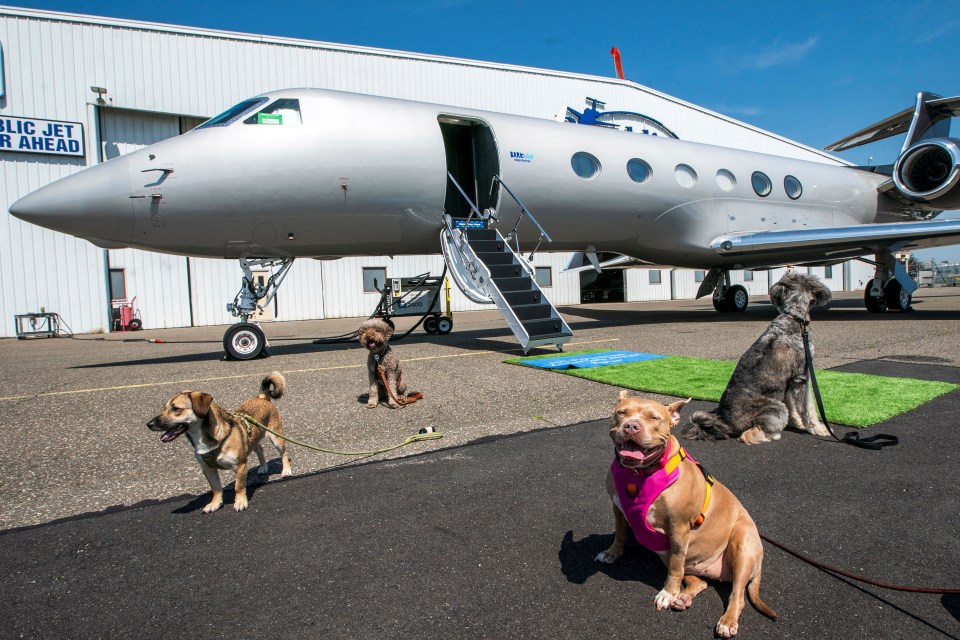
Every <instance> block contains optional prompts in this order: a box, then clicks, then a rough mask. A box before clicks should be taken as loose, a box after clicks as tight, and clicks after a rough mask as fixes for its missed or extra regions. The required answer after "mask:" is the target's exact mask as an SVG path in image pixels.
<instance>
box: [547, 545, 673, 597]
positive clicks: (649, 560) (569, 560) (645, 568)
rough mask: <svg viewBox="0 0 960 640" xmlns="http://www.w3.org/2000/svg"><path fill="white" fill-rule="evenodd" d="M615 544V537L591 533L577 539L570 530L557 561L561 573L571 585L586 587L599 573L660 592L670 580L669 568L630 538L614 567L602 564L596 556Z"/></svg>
mask: <svg viewBox="0 0 960 640" xmlns="http://www.w3.org/2000/svg"><path fill="white" fill-rule="evenodd" d="M611 544H613V534H605V535H598V534H591V535H589V536H587V537H586V538H582V539H581V540H574V539H573V531H567V532H566V533H565V534H564V535H563V540H561V541H560V550H559V551H558V552H557V558H558V559H559V560H560V571H562V572H563V575H564V576H565V577H566V579H567V581H568V582H572V583H574V584H584V583H585V582H586V581H587V580H588V579H590V577H591V576H593V575H594V574H597V573H602V574H604V575H607V576H609V577H611V578H613V579H614V580H620V581H623V582H642V583H644V584H646V585H648V586H650V587H653V588H654V589H660V587H662V586H663V583H664V582H665V581H666V579H667V569H666V567H664V566H663V563H662V562H661V561H660V558H659V557H658V556H657V554H655V553H654V552H652V551H650V550H649V549H646V548H645V547H642V546H640V544H639V543H637V542H636V540H634V539H632V538H631V539H628V540H627V545H626V547H625V548H624V551H623V555H622V556H620V558H619V559H618V560H617V561H616V562H614V563H613V564H606V563H604V562H598V561H597V560H596V556H597V554H598V553H600V552H601V551H604V550H606V549H607V548H609V547H610V545H611Z"/></svg>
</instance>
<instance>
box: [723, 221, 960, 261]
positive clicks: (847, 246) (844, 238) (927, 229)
mask: <svg viewBox="0 0 960 640" xmlns="http://www.w3.org/2000/svg"><path fill="white" fill-rule="evenodd" d="M958 243H960V219H956V220H933V221H928V222H890V223H881V224H861V225H853V226H849V227H826V228H820V229H785V230H783V231H754V232H749V231H748V232H738V233H727V234H724V235H721V236H717V237H716V238H715V239H714V240H713V241H712V242H711V243H710V248H712V249H714V250H715V251H716V252H717V253H718V254H720V255H721V256H725V257H735V256H744V257H747V256H759V255H761V254H766V255H769V256H776V255H778V254H780V255H782V256H783V257H782V260H781V261H780V262H781V263H790V262H793V263H794V264H798V263H800V262H802V261H806V258H804V256H805V255H810V256H814V255H820V256H826V257H838V258H839V257H843V256H856V255H863V254H867V253H880V252H881V251H903V250H911V251H912V250H915V249H925V248H929V247H941V246H946V245H951V244H958ZM797 258H799V259H797ZM822 259H823V258H822V257H821V260H822Z"/></svg>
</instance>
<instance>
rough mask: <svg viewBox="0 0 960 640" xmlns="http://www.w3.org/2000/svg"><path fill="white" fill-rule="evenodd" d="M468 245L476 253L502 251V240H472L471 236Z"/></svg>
mask: <svg viewBox="0 0 960 640" xmlns="http://www.w3.org/2000/svg"><path fill="white" fill-rule="evenodd" d="M470 246H471V247H472V248H473V250H474V252H476V253H494V252H500V251H503V241H502V240H474V239H473V238H471V239H470Z"/></svg>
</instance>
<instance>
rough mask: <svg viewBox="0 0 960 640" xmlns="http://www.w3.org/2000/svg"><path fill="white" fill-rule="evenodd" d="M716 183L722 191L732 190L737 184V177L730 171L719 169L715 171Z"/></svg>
mask: <svg viewBox="0 0 960 640" xmlns="http://www.w3.org/2000/svg"><path fill="white" fill-rule="evenodd" d="M717 185H718V186H719V187H720V188H721V189H723V190H724V191H733V188H734V187H736V186H737V178H736V176H734V175H733V173H731V172H730V171H727V170H726V169H720V170H719V171H717Z"/></svg>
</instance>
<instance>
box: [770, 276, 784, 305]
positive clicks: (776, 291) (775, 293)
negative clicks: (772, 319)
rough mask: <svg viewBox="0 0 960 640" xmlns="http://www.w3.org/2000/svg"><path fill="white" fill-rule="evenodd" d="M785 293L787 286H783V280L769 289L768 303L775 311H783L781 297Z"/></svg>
mask: <svg viewBox="0 0 960 640" xmlns="http://www.w3.org/2000/svg"><path fill="white" fill-rule="evenodd" d="M786 292H787V286H786V285H785V284H783V280H780V281H778V282H776V283H774V285H773V286H772V287H770V302H772V303H773V306H775V307H776V308H777V310H782V309H783V296H784V294H786Z"/></svg>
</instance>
